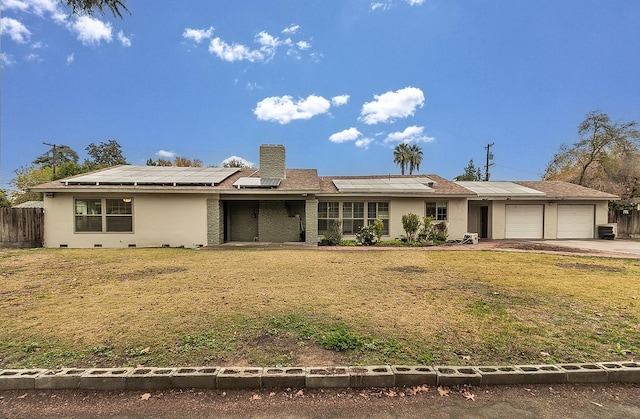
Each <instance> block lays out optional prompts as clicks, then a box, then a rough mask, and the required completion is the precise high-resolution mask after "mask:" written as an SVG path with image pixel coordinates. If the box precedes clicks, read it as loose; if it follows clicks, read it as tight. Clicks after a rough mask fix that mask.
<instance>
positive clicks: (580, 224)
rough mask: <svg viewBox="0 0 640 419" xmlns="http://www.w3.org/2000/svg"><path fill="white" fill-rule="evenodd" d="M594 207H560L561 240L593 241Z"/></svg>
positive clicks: (559, 227) (559, 226) (559, 229)
mask: <svg viewBox="0 0 640 419" xmlns="http://www.w3.org/2000/svg"><path fill="white" fill-rule="evenodd" d="M594 212H595V209H594V207H593V205H558V238H559V239H592V238H593V228H594V225H595V221H594Z"/></svg>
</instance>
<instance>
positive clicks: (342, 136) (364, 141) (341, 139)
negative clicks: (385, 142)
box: [329, 127, 373, 148]
mask: <svg viewBox="0 0 640 419" xmlns="http://www.w3.org/2000/svg"><path fill="white" fill-rule="evenodd" d="M329 141H331V142H332V143H337V144H340V143H346V142H347V141H353V142H354V144H355V146H356V147H361V148H369V144H371V143H372V142H373V138H368V137H363V136H362V133H361V132H360V131H358V130H357V129H356V128H354V127H351V128H348V129H345V130H342V131H340V132H336V133H335V134H332V135H331V136H330V137H329Z"/></svg>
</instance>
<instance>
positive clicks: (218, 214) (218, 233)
mask: <svg viewBox="0 0 640 419" xmlns="http://www.w3.org/2000/svg"><path fill="white" fill-rule="evenodd" d="M223 221H224V214H223V211H222V202H220V200H219V199H207V245H209V246H215V245H218V244H222V243H223V242H224V237H223V234H224V231H223V224H222V223H223Z"/></svg>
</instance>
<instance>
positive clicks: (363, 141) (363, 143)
mask: <svg viewBox="0 0 640 419" xmlns="http://www.w3.org/2000/svg"><path fill="white" fill-rule="evenodd" d="M372 142H373V138H367V137H364V138H359V139H357V140H356V142H355V144H356V147H360V148H365V149H366V148H369V144H371V143H372Z"/></svg>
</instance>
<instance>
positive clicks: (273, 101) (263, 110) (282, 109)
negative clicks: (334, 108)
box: [253, 95, 331, 124]
mask: <svg viewBox="0 0 640 419" xmlns="http://www.w3.org/2000/svg"><path fill="white" fill-rule="evenodd" d="M330 107H331V103H330V102H329V101H328V100H327V99H325V98H323V97H322V96H316V95H310V96H309V97H307V98H306V99H299V100H298V101H296V102H294V101H293V98H292V97H291V96H282V97H278V96H273V97H268V98H266V99H263V100H261V101H260V102H258V104H257V106H256V108H255V109H254V110H253V113H254V114H255V115H256V116H257V117H258V119H259V120H261V121H276V122H279V123H280V124H288V123H289V122H291V121H293V120H297V119H311V118H313V117H314V116H316V115H320V114H323V113H327V112H328V111H329V108H330Z"/></svg>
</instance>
